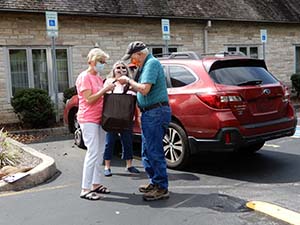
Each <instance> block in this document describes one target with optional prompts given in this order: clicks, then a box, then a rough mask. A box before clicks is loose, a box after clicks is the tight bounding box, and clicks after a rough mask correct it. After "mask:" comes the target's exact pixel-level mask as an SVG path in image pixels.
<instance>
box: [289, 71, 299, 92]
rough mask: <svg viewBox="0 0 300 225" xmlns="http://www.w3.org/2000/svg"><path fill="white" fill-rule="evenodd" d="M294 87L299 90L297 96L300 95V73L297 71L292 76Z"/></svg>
mask: <svg viewBox="0 0 300 225" xmlns="http://www.w3.org/2000/svg"><path fill="white" fill-rule="evenodd" d="M291 81H292V88H293V89H295V91H296V92H297V97H299V95H300V74H299V73H295V74H292V76H291Z"/></svg>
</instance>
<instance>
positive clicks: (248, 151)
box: [239, 141, 265, 154]
mask: <svg viewBox="0 0 300 225" xmlns="http://www.w3.org/2000/svg"><path fill="white" fill-rule="evenodd" d="M264 144H265V141H261V142H258V143H255V144H251V145H247V146H243V147H241V148H240V149H239V152H240V153H244V154H253V153H255V152H257V151H259V150H260V149H261V148H262V147H263V146H264Z"/></svg>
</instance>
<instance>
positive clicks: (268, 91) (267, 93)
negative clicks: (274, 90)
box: [263, 89, 271, 95]
mask: <svg viewBox="0 0 300 225" xmlns="http://www.w3.org/2000/svg"><path fill="white" fill-rule="evenodd" d="M263 94H265V95H269V94H271V90H270V89H264V90H263Z"/></svg>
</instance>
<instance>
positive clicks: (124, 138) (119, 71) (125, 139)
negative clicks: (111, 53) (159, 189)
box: [103, 61, 140, 176]
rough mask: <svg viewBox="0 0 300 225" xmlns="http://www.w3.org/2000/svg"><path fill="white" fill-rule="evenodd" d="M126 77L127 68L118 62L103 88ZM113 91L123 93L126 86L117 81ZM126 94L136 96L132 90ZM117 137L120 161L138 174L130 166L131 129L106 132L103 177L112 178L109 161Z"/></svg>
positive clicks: (136, 171) (135, 171)
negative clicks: (120, 152) (120, 148)
mask: <svg viewBox="0 0 300 225" xmlns="http://www.w3.org/2000/svg"><path fill="white" fill-rule="evenodd" d="M123 75H126V76H130V74H129V69H128V66H127V65H126V64H125V62H123V61H118V62H116V63H115V64H114V65H113V69H112V76H111V77H110V78H107V79H106V81H105V83H104V87H105V86H106V85H109V84H111V83H112V82H114V81H115V80H116V79H118V78H119V77H121V76H123ZM114 84H115V85H116V86H115V89H114V93H123V91H124V88H126V85H125V84H124V85H122V84H120V83H119V82H118V81H117V82H115V83H114ZM126 93H127V94H132V95H136V93H135V92H134V91H132V90H130V89H129V90H128V91H127V92H126ZM118 136H119V137H120V140H121V144H122V159H124V160H126V171H128V172H130V173H139V172H140V171H139V170H138V169H137V168H135V167H134V166H133V165H132V159H133V147H132V146H133V143H132V139H133V135H132V127H131V128H129V129H125V130H124V131H122V132H120V133H117V132H107V134H106V144H105V151H104V157H103V158H104V162H105V167H104V175H105V176H112V173H111V168H110V167H111V165H110V162H111V159H112V155H113V150H114V146H115V143H116V140H117V139H118Z"/></svg>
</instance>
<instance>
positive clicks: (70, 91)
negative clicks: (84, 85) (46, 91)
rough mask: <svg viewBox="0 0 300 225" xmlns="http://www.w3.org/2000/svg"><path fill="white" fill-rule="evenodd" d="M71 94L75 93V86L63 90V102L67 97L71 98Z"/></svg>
mask: <svg viewBox="0 0 300 225" xmlns="http://www.w3.org/2000/svg"><path fill="white" fill-rule="evenodd" d="M73 95H77V89H76V86H74V87H71V88H68V89H66V90H64V103H66V102H67V100H68V99H70V98H72V96H73Z"/></svg>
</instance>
